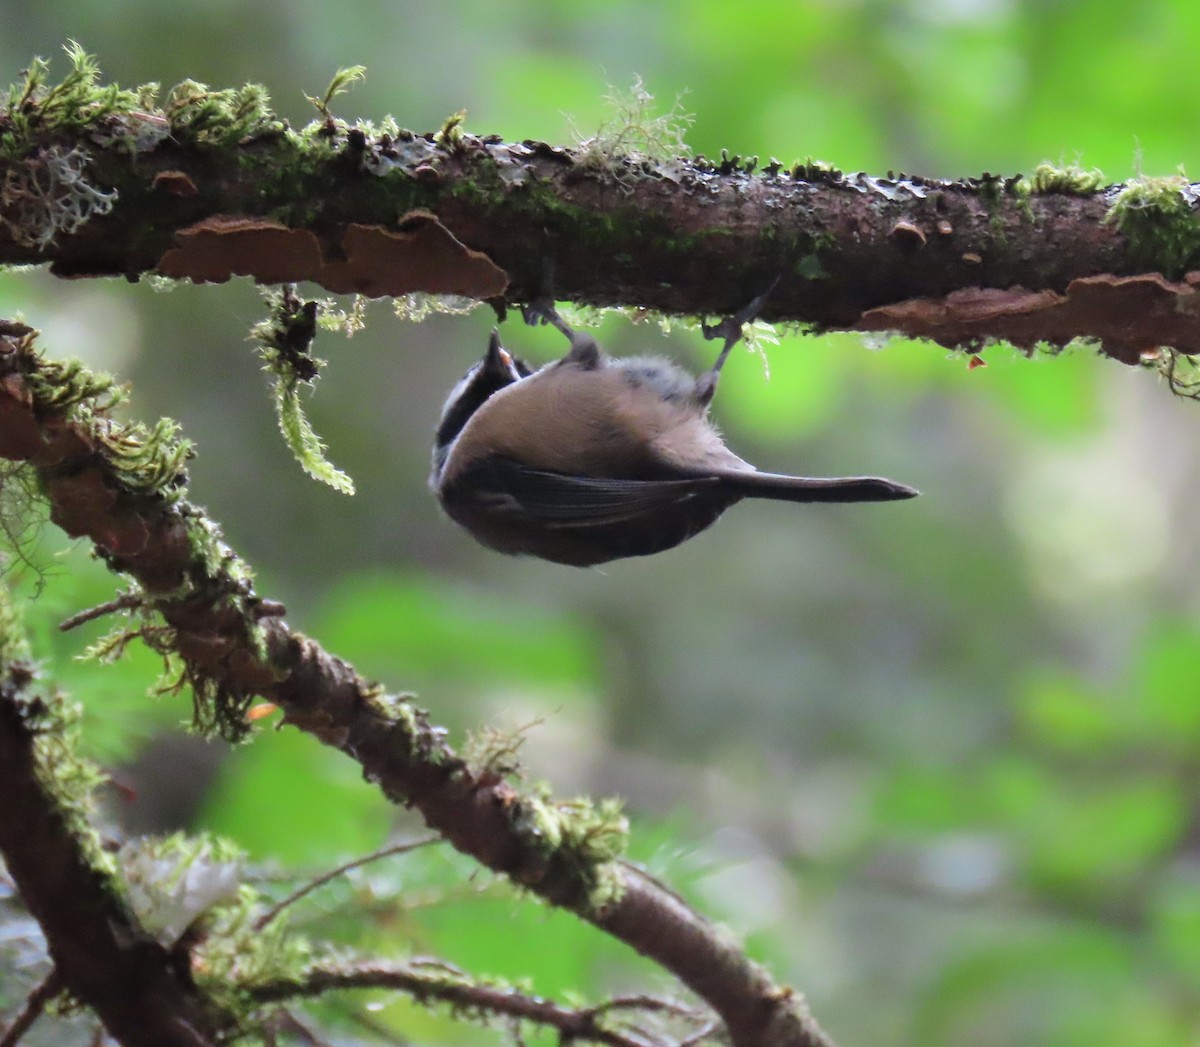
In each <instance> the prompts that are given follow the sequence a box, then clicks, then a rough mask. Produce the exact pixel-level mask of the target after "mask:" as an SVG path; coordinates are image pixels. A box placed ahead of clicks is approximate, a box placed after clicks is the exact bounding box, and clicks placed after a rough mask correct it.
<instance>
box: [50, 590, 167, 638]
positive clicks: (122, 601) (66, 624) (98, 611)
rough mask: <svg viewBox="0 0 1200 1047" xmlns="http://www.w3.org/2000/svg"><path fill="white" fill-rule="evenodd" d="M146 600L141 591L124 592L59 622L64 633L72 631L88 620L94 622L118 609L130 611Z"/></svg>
mask: <svg viewBox="0 0 1200 1047" xmlns="http://www.w3.org/2000/svg"><path fill="white" fill-rule="evenodd" d="M144 602H145V597H144V596H143V595H142V594H141V593H122V594H121V595H120V596H118V597H116V598H114V599H112V600H109V601H108V602H107V603H102V604H97V605H96V606H95V607H89V608H88V609H87V610H86V611H77V612H76V613H75V614H73V615H71V616H70V617H69V618H64V619H63V620H62V621H61V622H59V623H58V627H59V629H61V630H62V631H63V632H64V633H66V632H70V631H71V630H72V629H75V628H77V627H78V626H81V625H83V624H84V623H86V622H94V621H95V620H96V619H97V618H103V617H104V616H105V615H106V614H113V613H115V612H117V611H130V610H133V608H135V607H141V606H142V604H143V603H144Z"/></svg>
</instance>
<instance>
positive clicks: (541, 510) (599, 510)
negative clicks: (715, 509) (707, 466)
mask: <svg viewBox="0 0 1200 1047" xmlns="http://www.w3.org/2000/svg"><path fill="white" fill-rule="evenodd" d="M471 472H472V476H471V483H470V484H469V485H466V486H469V488H470V490H471V493H472V498H473V499H474V500H476V501H477V503H478V504H479V505H480V507H481V508H482V507H483V505H484V503H486V505H487V508H488V510H489V511H490V512H493V513H496V514H499V515H503V516H508V517H509V518H512V519H516V518H523V519H526V520H529V521H531V522H534V523H537V524H540V525H541V526H543V527H549V528H578V527H603V526H605V525H609V524H616V523H622V522H627V521H631V520H638V519H642V518H645V517H648V516H653V515H654V514H655V513H658V512H661V511H662V510H664V509H667V508H668V507H675V506H681V505H682V504H683V503H686V502H689V501H692V500H693V499H695V498H696V497H697V496H698V495H701V494H704V493H706V492H712V491H713V490H714V489H715V488H716V487H717V486H718V485H719V483H720V481H718V480H717V479H715V478H713V477H697V478H694V479H692V478H689V479H683V480H623V479H614V478H611V477H602V476H571V475H568V474H565V473H555V472H547V471H544V470H541V469H530V468H528V467H526V466H523V465H520V464H519V463H517V462H514V461H512V460H511V459H507V458H492V459H489V460H488V461H487V462H486V463H480V465H478V466H476V467H474V468H473V469H472V470H471Z"/></svg>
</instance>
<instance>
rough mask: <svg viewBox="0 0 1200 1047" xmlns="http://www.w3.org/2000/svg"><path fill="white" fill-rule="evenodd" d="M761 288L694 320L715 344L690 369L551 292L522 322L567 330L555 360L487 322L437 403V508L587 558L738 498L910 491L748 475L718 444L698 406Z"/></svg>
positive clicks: (609, 556) (527, 549)
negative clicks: (622, 340) (579, 318)
mask: <svg viewBox="0 0 1200 1047" xmlns="http://www.w3.org/2000/svg"><path fill="white" fill-rule="evenodd" d="M762 297H765V296H760V298H758V299H755V301H754V302H752V303H751V304H750V305H749V306H748V307H747V308H746V309H744V310H742V312H740V313H739V314H738V315H737V316H734V317H732V318H730V319H729V320H727V321H725V323H723V324H719V325H717V326H715V327H705V329H704V333H705V335H706V336H707V337H709V338H714V337H723V338H724V339H725V346H724V348H723V349H722V350H721V353H720V355H719V356H718V357H717V360H716V363H715V364H714V365H713V367H712V369H711V370H709V371H706V372H705V373H704V374H702V375H700V377H699V378H694V377H693V376H692V375H691V374H689V373H688V372H687V371H685V370H684V369H683V368H681V367H678V366H677V365H675V364H674V363H672V362H671V361H669V360H666V359H663V358H661V357H646V356H638V357H630V358H627V359H620V360H615V359H612V358H611V357H609V356H608V355H607V354H605V353H604V352H603V350H601V348H600V347H599V345H597V343H596V340H595V339H594V338H592V337H591V335H588V334H586V333H580V332H576V331H573V330H572V329H571V328H570V327H568V326H567V325H566V323H564V322H563V321H562V320H561V319H560V318H559V316H558V314H557V313H556V312H555V311H554V308H553V306H552V305H551V304H549V303H539V304H538V305H536V306H535V307H533V308H532V309H531V310H529V311H527V313H526V319H529V320H530V322H537V321H538V320H539V319H540V320H541V321H542V322H549V323H552V324H554V326H555V327H557V328H558V329H559V330H561V331H562V332H563V333H564V334H566V335H567V337H568V338H570V340H571V349H570V351H569V352H568V353H567V355H566V356H564V357H563V358H562V359H561V360H559V361H557V362H556V363H552V364H547V365H546V366H545V367H542V368H541V369H540V370H537V371H533V370H531V368H529V367H528V366H527V365H526V364H525V363H524V362H523V361H521V360H519V359H517V358H515V357H513V356H511V355H509V353H508V352H507V351H506V350H505V349H504V347H503V346H502V345H501V344H500V335H499V334H498V333H497V332H496V331H494V330H493V331H492V336H491V338H490V340H489V342H488V349H487V353H486V354H485V355H484V358H483V360H482V361H481V362H480V363H477V364H476V365H475V366H474V367H472V368H471V369H470V370H469V371H468V372H467V374H466V375H465V376H464V378H463V379H462V380H461V381H460V382H459V383H458V385H456V386H455V387H454V389H453V390H452V391H451V393H450V396H449V398H448V399H447V400H446V405H445V407H444V408H443V409H442V417H441V420H440V422H439V424H438V428H437V435H436V439H435V443H434V449H433V472H432V475H431V476H430V478H429V484H430V487H432V489H433V491H434V493H435V494H436V495H437V498H438V501H439V502H440V503H441V505H442V508H443V509H445V511H446V513H447V515H448V516H450V518H451V519H452V520H454V521H455V522H456V523H459V524H461V525H462V526H463V527H465V528H466V529H467V530H468V531H469V532H470V533H471V534H472V535H473V536H474V537H475V538H476V539H477V540H478V541H480V542H482V543H483V544H484V545H486V546H490V547H491V548H493V549H498V550H499V551H500V552H503V553H514V554H522V553H523V554H527V555H530V556H539V557H541V558H542V559H543V560H551V561H553V562H555V563H562V564H571V565H573V566H576V567H587V566H591V565H592V564H599V563H605V562H607V561H609V560H618V559H621V558H622V557H626V556H648V555H649V554H651V553H657V552H661V551H662V550H664V549H670V548H672V547H673V546H676V545H678V544H679V543H680V542H684V541H686V540H687V539H688V538H691V537H692V536H693V535H696V534H699V532H701V531H703V530H704V529H705V528H706V527H708V526H710V525H711V524H712V523H713V522H714V521H715V520H716V519H717V517H718V516H720V515H721V513H723V512H724V511H725V510H726V509H728V508H729V506H731V505H733V504H734V503H735V502H739V501H741V500H742V499H743V498H773V499H778V500H781V501H788V502H886V501H894V500H897V499H901V498H912V497H913V496H914V495H915V494H916V493H917V492H916V491H914V490H913V489H912V488H911V487H905V486H904V485H903V484H898V483H894V482H893V481H891V480H885V479H882V478H879V477H873V476H852V477H839V478H829V479H822V478H812V477H806V476H783V475H779V474H775V473H763V472H759V471H758V470H757V469H755V468H754V466H752V465H750V464H749V463H748V462H744V461H743V460H742V459H741V458H739V457H738V456H737V455H735V454H734V453H733V452H732V451H730V450H729V449H728V448H727V447H726V446H725V444H724V442H723V441H722V440H721V437H720V435H719V434H718V432H717V430H716V429H715V428H714V426H713V424H712V423H711V422H710V421H709V419H708V407H709V404H710V403H711V402H712V398H713V394H714V393H715V392H716V388H717V379H718V378H719V376H720V372H721V367H722V365H723V364H724V363H725V360H726V358H727V357H728V356H729V351H730V349H732V348H733V346H734V345H735V344H736V343H737V342H738V340H739V339H740V338H741V330H742V324H743V323H745V322H746V321H747V320H749V319H751V318H753V316H754V315H755V314H756V313H757V312H758V309H759V308H760V307H761V305H762Z"/></svg>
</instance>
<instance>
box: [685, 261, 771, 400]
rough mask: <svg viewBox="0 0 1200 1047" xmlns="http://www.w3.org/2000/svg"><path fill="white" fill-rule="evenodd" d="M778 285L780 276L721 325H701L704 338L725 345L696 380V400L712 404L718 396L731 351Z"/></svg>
mask: <svg viewBox="0 0 1200 1047" xmlns="http://www.w3.org/2000/svg"><path fill="white" fill-rule="evenodd" d="M777 283H779V277H778V276H777V277H775V279H774V280H772V281H771V286H770V287H768V288H767V289H766V290H765V291H763V293H762V294H760V295H759V296H758V297H757V298H755V299H754V300H753V301H752V302H751V303H750V304H749V305H747V306H745V307H744V308H742V309H739V310H738V311H737V312H736V313H734V314H733V316H727V317H726V318H725V319H724V320H722V321H721V322H720V323H719V324H701V325H700V330H701V331H703V332H704V337H705V338H707V339H708V340H709V341H712V339H714V338H724V339H725V345H724V346H723V347H722V349H721V351H720V353H718V354H717V359H716V362H715V363H714V364H713V365H712V367H711V368H709V370H707V371H705V372H704V374H702V375H701V376H700V377H699V378H697V379H696V399H697V401H699V402H700V404H702V405H704V404H708V403H710V402H711V401H712V398H713V396H714V395H716V392H717V379H718V378H720V377H721V368H722V367H724V366H725V361H726V360H727V359H728V358H729V351H730V350H731V349H732V348H733V347H734V346H735V345H737V344H738V342H740V341H741V340H742V328H743V327H744V326H745V325H746V324H748V323H749V322H750V321H751V320H753V319H754V318H755V317H756V316H757V315H758V313H759V310H760V309H762V307H763V303H764V302H766V300H767V297H768V296H769V295H770V294H771V292H772V291H774V290H775V285H776V284H777Z"/></svg>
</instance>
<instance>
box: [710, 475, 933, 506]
mask: <svg viewBox="0 0 1200 1047" xmlns="http://www.w3.org/2000/svg"><path fill="white" fill-rule="evenodd" d="M721 485H722V486H723V487H725V488H727V489H728V490H729V491H730V492H731V493H734V494H737V495H738V496H740V497H742V498H774V499H777V500H779V501H783V502H895V501H899V500H901V499H904V498H915V497H916V496H917V494H918V493H919V492H918V491H916V490H914V489H913V488H911V487H907V486H905V485H904V484H900V483H896V481H895V480H886V479H884V478H883V477H881V476H836V477H815V476H784V475H782V474H780V473H760V472H758V471H750V470H747V471H746V472H742V471H740V470H739V471H737V472H733V471H730V472H728V473H723V474H722V475H721Z"/></svg>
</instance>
